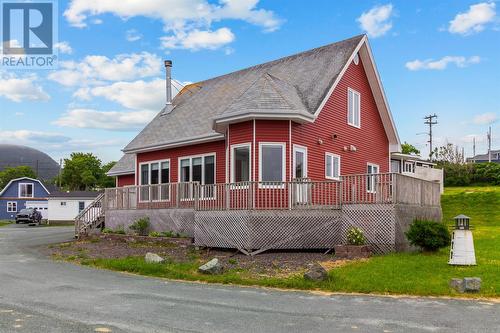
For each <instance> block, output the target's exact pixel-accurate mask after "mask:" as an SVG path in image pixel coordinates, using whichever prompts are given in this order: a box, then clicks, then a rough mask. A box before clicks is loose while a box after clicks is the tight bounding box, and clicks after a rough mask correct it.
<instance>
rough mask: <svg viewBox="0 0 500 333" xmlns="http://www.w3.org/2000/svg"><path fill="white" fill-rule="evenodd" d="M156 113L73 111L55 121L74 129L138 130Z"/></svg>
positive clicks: (59, 124)
mask: <svg viewBox="0 0 500 333" xmlns="http://www.w3.org/2000/svg"><path fill="white" fill-rule="evenodd" d="M156 114H157V112H154V111H123V112H120V111H98V110H92V109H73V110H69V111H68V112H66V113H65V114H64V115H63V116H62V117H60V118H59V119H57V120H56V121H54V124H55V125H58V126H61V127H73V128H94V129H106V130H117V131H127V130H138V129H141V128H143V127H144V126H145V125H146V124H147V123H149V122H150V121H151V119H153V118H154V116H155V115H156Z"/></svg>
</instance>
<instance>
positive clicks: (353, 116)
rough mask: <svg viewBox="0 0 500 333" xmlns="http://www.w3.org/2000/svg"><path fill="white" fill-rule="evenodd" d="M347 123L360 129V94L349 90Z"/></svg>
mask: <svg viewBox="0 0 500 333" xmlns="http://www.w3.org/2000/svg"><path fill="white" fill-rule="evenodd" d="M347 123H348V124H349V125H351V126H354V127H358V128H360V127H361V94H360V93H359V92H357V91H356V90H353V89H351V88H349V89H347Z"/></svg>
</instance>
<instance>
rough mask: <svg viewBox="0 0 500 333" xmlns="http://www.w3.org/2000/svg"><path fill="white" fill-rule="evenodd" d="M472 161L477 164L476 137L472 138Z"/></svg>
mask: <svg viewBox="0 0 500 333" xmlns="http://www.w3.org/2000/svg"><path fill="white" fill-rule="evenodd" d="M472 161H473V162H474V163H476V137H475V136H474V137H472Z"/></svg>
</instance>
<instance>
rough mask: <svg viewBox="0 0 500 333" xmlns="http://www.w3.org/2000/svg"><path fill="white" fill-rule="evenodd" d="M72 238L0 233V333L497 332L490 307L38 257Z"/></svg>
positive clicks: (51, 232) (499, 313)
mask: <svg viewBox="0 0 500 333" xmlns="http://www.w3.org/2000/svg"><path fill="white" fill-rule="evenodd" d="M71 236H72V229H71V228H67V227H51V228H43V227H27V226H7V227H2V228H0V332H2V333H3V332H36V333H42V332H51V333H52V332H65V333H66V332H231V333H233V332H286V333H291V332H500V304H495V303H492V302H485V301H463V300H445V299H437V298H435V299H432V298H389V297H374V296H347V295H316V294H311V293H306V292H285V291H276V290H268V289H261V288H239V287H231V286H219V285H206V284H194V283H180V282H172V281H165V280H160V279H153V278H146V277H139V276H133V275H129V274H121V273H116V272H109V271H102V270H95V269H92V268H89V267H80V266H76V265H72V264H67V263H62V262H54V261H51V260H50V259H48V258H45V257H44V256H43V255H41V254H40V246H42V245H46V244H50V243H55V242H61V241H66V240H71ZM366 278H367V279H369V278H370V277H369V276H367V277H366Z"/></svg>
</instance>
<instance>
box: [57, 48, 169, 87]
mask: <svg viewBox="0 0 500 333" xmlns="http://www.w3.org/2000/svg"><path fill="white" fill-rule="evenodd" d="M59 66H60V67H61V68H62V69H61V70H57V71H55V72H52V73H50V74H49V75H48V78H49V79H51V80H53V81H56V82H58V83H60V84H62V85H64V86H77V85H81V86H83V85H88V84H98V83H102V82H103V81H121V80H131V79H137V78H144V77H151V76H156V75H158V74H160V73H161V71H162V61H161V59H160V58H159V57H158V56H157V55H155V54H151V53H148V52H142V53H133V54H121V55H117V56H116V57H115V58H113V59H110V58H108V57H106V56H101V55H89V56H86V57H85V58H84V59H83V60H82V61H80V62H75V61H63V62H61V63H60V64H59Z"/></svg>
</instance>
